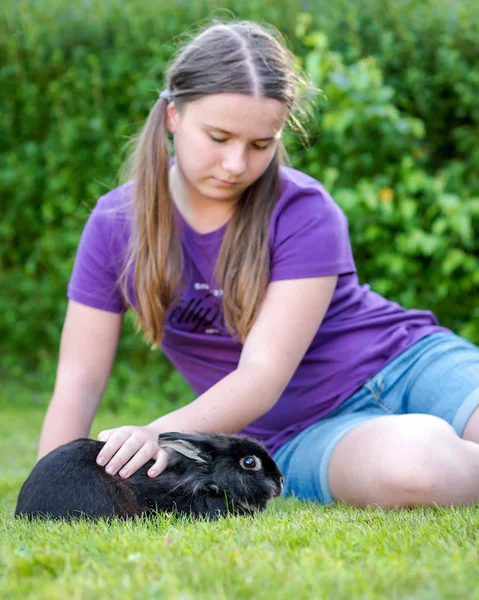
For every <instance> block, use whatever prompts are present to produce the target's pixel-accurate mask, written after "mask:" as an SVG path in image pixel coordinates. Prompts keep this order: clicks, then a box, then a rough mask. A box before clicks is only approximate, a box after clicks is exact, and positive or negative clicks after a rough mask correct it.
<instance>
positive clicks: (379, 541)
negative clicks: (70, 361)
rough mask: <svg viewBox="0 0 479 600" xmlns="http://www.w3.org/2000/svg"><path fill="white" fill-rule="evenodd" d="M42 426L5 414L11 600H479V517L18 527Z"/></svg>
mask: <svg viewBox="0 0 479 600" xmlns="http://www.w3.org/2000/svg"><path fill="white" fill-rule="evenodd" d="M42 418H43V409H42V408H32V409H26V408H17V409H13V408H7V409H4V410H3V411H2V421H3V423H6V424H7V425H8V427H3V428H2V429H3V433H2V436H1V438H0V443H1V459H0V498H1V503H0V506H1V509H0V590H1V592H0V596H1V597H2V599H5V600H6V599H10V598H15V599H17V598H21V599H22V600H26V599H30V598H31V599H35V600H38V599H48V600H55V599H59V600H60V599H61V600H64V599H65V598H68V599H69V600H74V599H83V598H92V599H93V598H95V599H96V598H101V599H102V600H103V599H110V598H111V599H119V598H132V599H143V598H152V599H155V600H159V599H162V598H167V599H177V598H178V599H182V600H187V599H190V598H191V599H195V600H196V599H203V598H205V599H206V598H208V599H210V598H218V599H221V598H234V599H242V598H255V599H256V598H258V599H265V600H266V599H267V600H271V599H277V598H288V599H291V598H294V599H296V598H304V599H308V600H309V599H322V598H331V599H334V600H336V599H341V598H344V599H350V598H368V599H369V598H373V599H383V598H397V599H401V600H403V599H414V600H421V599H429V598H430V599H437V598H451V599H453V598H454V599H455V600H456V599H457V598H467V599H470V598H479V589H478V587H477V581H479V552H478V543H477V542H478V535H477V531H478V526H479V509H478V508H476V507H469V508H464V509H440V508H431V509H414V510H399V511H393V512H389V513H386V512H384V511H381V510H379V509H367V510H358V509H354V508H351V507H346V506H341V505H335V506H329V507H323V506H320V505H316V504H312V503H311V504H310V503H302V502H299V501H296V500H292V499H278V500H276V501H275V502H274V503H272V505H271V506H270V508H269V509H268V510H267V511H266V512H265V513H262V514H260V515H257V516H256V517H254V518H241V517H228V518H225V519H222V520H219V521H217V522H208V521H196V522H195V521H192V520H191V519H187V518H176V517H171V516H169V515H160V516H158V517H157V518H155V519H153V520H150V521H149V520H146V519H138V520H137V521H133V522H129V523H116V522H113V523H108V522H105V521H100V522H97V523H88V522H76V523H73V524H68V523H64V522H60V523H51V522H41V523H28V522H23V521H21V520H15V519H13V518H12V513H13V510H14V506H15V501H16V496H17V494H18V491H19V488H20V485H21V483H22V482H23V480H24V479H25V477H26V476H27V475H28V472H29V470H30V469H31V467H32V465H33V462H34V459H35V452H36V446H37V442H38V433H39V429H40V425H41V421H42ZM133 422H136V423H141V422H142V418H141V415H136V417H135V418H132V416H131V415H126V414H123V415H121V414H116V415H113V414H108V413H104V414H103V413H100V415H99V417H98V419H97V421H96V422H95V424H94V429H93V432H92V434H93V435H95V434H96V432H98V431H99V430H100V429H102V428H104V427H113V426H116V425H119V424H122V423H133Z"/></svg>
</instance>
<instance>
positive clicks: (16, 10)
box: [0, 0, 479, 407]
mask: <svg viewBox="0 0 479 600" xmlns="http://www.w3.org/2000/svg"><path fill="white" fill-rule="evenodd" d="M183 5H185V6H186V4H185V3H184V2H177V3H176V4H168V3H162V4H161V5H159V4H158V3H147V2H144V1H140V0H131V1H129V2H127V3H125V2H122V1H121V0H108V1H105V2H102V3H95V4H93V3H90V2H80V1H75V2H69V3H60V2H59V0H50V1H49V2H37V3H31V2H26V1H20V2H18V1H15V2H13V0H11V1H10V3H8V10H7V9H6V10H5V13H4V19H3V20H2V22H1V24H0V57H1V58H0V86H1V88H2V89H3V90H10V92H9V93H8V94H4V96H5V98H4V102H3V107H2V111H1V112H0V190H1V195H2V199H3V202H2V203H1V205H0V285H1V287H2V292H3V293H2V295H1V296H0V314H1V315H2V325H1V327H2V333H1V336H0V374H2V373H3V374H6V373H9V376H10V377H15V376H18V377H24V375H25V373H26V372H29V371H32V372H38V370H39V369H40V372H44V373H47V379H48V380H49V381H50V379H51V377H52V376H53V374H54V362H55V360H56V353H57V347H58V340H59V334H60V330H61V325H62V321H63V317H64V312H65V308H66V298H65V289H66V284H67V281H68V278H69V275H70V271H71V267H72V264H73V259H74V255H75V250H76V246H77V243H78V238H79V235H80V233H81V230H82V228H83V225H84V222H85V220H86V218H87V216H88V213H89V211H90V210H91V208H92V207H93V205H94V203H95V201H96V199H97V198H98V197H99V196H100V195H102V194H103V193H105V192H106V191H107V190H108V189H110V188H111V187H114V186H115V185H116V184H117V173H118V170H119V168H120V165H121V162H122V160H123V158H124V155H125V145H126V143H127V141H128V139H129V138H130V137H131V136H132V135H133V134H134V133H135V132H136V130H137V129H138V127H139V126H140V125H141V124H142V123H143V121H144V119H145V117H146V115H147V114H148V111H149V109H150V107H151V105H152V103H153V102H154V101H155V99H156V95H157V92H158V91H159V90H160V89H161V87H162V83H163V73H164V70H165V67H166V63H167V60H168V58H169V57H170V56H171V53H172V51H173V48H174V46H175V42H176V41H177V40H176V39H175V36H180V39H181V37H182V36H181V35H180V33H181V32H183V31H185V30H186V31H190V30H191V29H192V24H193V25H195V26H196V25H198V24H201V23H202V22H203V21H204V19H205V18H206V17H208V16H211V15H213V16H214V15H216V16H219V17H223V18H225V17H226V18H229V16H230V15H229V13H227V12H226V11H215V9H216V8H217V6H216V5H215V3H214V2H207V1H201V0H198V1H196V2H193V3H188V11H189V12H188V14H187V13H186V11H185V10H184V6H183ZM222 6H223V7H225V8H232V9H233V10H234V14H235V15H236V16H237V17H240V18H253V19H257V20H265V21H269V22H271V23H272V24H273V25H275V26H277V27H278V28H279V29H280V30H281V31H282V32H283V33H284V34H285V36H286V37H287V39H288V43H289V44H290V46H291V48H292V50H293V51H294V52H295V53H296V54H297V56H298V57H299V62H300V64H301V65H302V66H303V67H304V69H305V70H306V71H307V72H308V73H309V74H310V76H311V78H312V80H313V82H314V83H315V84H316V85H317V86H318V87H320V88H321V89H322V90H323V92H322V94H321V95H320V96H319V98H318V102H317V104H316V105H315V107H314V109H313V111H312V114H311V117H312V118H311V119H310V120H309V122H307V123H305V128H306V129H307V130H308V132H309V138H310V145H309V146H308V147H304V146H303V145H302V144H301V142H300V141H299V140H298V138H297V136H296V135H295V134H293V132H290V133H289V134H288V135H287V137H286V141H287V145H288V148H289V150H290V154H291V159H292V163H293V166H296V167H297V168H300V169H303V170H305V171H306V172H308V173H310V174H311V175H313V176H314V177H317V178H318V179H320V180H322V181H323V182H324V184H325V185H326V187H327V188H328V189H329V190H330V191H331V193H332V194H333V196H334V197H335V199H336V200H337V201H338V203H339V204H340V205H341V206H342V207H343V208H344V210H345V211H346V213H347V215H348V217H349V221H350V230H351V237H352V241H353V247H354V250H355V256H356V262H357V265H358V270H359V274H360V277H361V279H362V280H363V281H368V282H369V283H370V284H371V285H372V287H373V289H375V290H377V291H378V292H380V293H383V294H385V295H386V296H388V297H389V298H390V299H392V300H396V301H398V302H400V303H401V304H403V305H404V306H406V307H416V308H429V309H432V310H433V311H434V312H435V313H436V314H437V316H438V318H439V319H440V321H441V322H442V323H443V324H444V325H447V326H450V327H452V328H454V329H455V330H456V331H458V332H459V333H461V334H463V335H465V336H466V337H468V338H469V339H471V340H472V341H474V342H476V343H479V319H478V317H479V303H478V301H477V300H478V294H477V289H478V283H479V264H478V258H477V256H478V255H479V253H478V242H477V240H476V237H477V236H475V231H477V225H478V216H479V139H478V136H479V133H478V132H479V127H478V121H479V96H478V94H477V84H478V79H479V75H478V72H477V69H476V68H475V66H476V56H477V49H478V47H479V8H478V7H477V4H476V3H475V2H473V1H472V0H458V1H456V2H454V3H452V2H449V1H446V0H425V1H424V2H422V3H417V2H416V3H414V2H412V1H411V0H396V1H395V2H393V1H392V0H357V1H356V2H354V3H351V2H350V1H349V0H337V1H336V2H334V3H330V2H326V1H324V0H322V1H316V2H312V1H311V0H310V1H309V2H303V4H302V5H301V4H300V3H297V2H293V1H292V0H288V1H285V2H283V3H282V5H281V6H280V5H279V4H278V3H277V2H273V0H267V1H266V2H261V3H260V2H259V0H258V1H254V2H251V3H249V4H244V5H241V7H240V8H236V7H234V4H233V2H231V1H229V0H228V1H227V2H224V3H222ZM301 10H303V12H300V11H301ZM92 14H94V18H90V17H91V16H92ZM131 321H132V319H131V318H130V317H129V318H128V327H127V328H126V330H125V332H124V333H123V335H122V340H121V345H120V351H119V355H118V360H117V363H116V367H115V371H114V377H113V379H112V382H111V384H110V386H109V391H108V395H107V403H108V404H109V405H111V406H113V407H114V406H116V404H117V403H118V402H120V401H121V398H123V397H125V395H127V396H128V397H129V398H131V399H130V400H129V402H132V403H134V402H135V400H134V397H135V389H137V386H138V387H139V386H141V385H142V383H141V382H143V385H145V379H147V380H148V385H149V386H150V388H153V389H156V388H157V387H158V388H159V387H161V390H162V393H165V394H166V395H167V396H168V398H170V399H171V401H172V402H176V401H177V399H178V394H185V393H187V391H186V390H187V388H186V387H185V386H184V385H183V384H181V383H180V379H179V378H178V375H177V374H175V373H174V372H173V370H172V369H171V367H170V366H169V365H168V364H167V363H166V361H165V360H164V358H163V357H161V355H159V354H158V353H155V354H152V353H151V352H150V351H149V350H148V349H147V348H146V347H145V346H144V344H143V343H142V341H141V339H140V337H139V336H136V335H135V334H134V333H133V327H131ZM146 374H147V376H146ZM136 375H138V377H137V376H136ZM39 385H41V384H39ZM152 402H154V400H152Z"/></svg>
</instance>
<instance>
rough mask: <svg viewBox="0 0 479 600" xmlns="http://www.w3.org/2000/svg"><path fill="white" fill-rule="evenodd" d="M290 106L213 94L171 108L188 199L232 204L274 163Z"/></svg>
mask: <svg viewBox="0 0 479 600" xmlns="http://www.w3.org/2000/svg"><path fill="white" fill-rule="evenodd" d="M287 116H288V108H287V106H286V105H285V104H283V103H282V102H280V101H279V100H274V99H271V98H264V97H261V96H248V95H246V94H213V95H209V96H204V97H203V98H201V99H199V100H195V101H193V102H189V103H188V104H186V105H185V107H184V109H183V110H182V111H181V112H179V111H178V110H176V108H175V106H174V103H173V102H172V103H170V105H169V106H168V109H167V121H166V122H167V127H168V129H169V131H170V132H171V133H173V134H174V143H175V155H176V160H177V164H178V169H179V174H180V176H181V178H182V183H183V185H184V186H185V189H186V191H187V193H188V197H189V198H188V200H189V201H190V202H195V201H204V200H219V201H223V202H227V203H228V204H231V205H233V204H234V203H235V202H236V201H237V200H238V199H239V197H240V195H241V193H242V192H243V191H244V190H245V189H246V188H247V187H248V186H250V185H251V184H252V183H253V182H254V181H256V179H258V178H259V177H260V176H261V175H262V174H263V173H264V171H265V170H266V168H267V167H268V165H269V164H270V162H271V161H272V159H273V157H274V154H275V152H276V149H277V147H278V144H279V140H280V136H281V132H282V129H283V127H284V124H285V121H286V118H287Z"/></svg>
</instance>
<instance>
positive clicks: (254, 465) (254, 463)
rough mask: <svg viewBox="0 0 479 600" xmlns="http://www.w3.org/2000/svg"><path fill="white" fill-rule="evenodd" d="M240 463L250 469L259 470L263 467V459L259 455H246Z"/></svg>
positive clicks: (244, 467)
mask: <svg viewBox="0 0 479 600" xmlns="http://www.w3.org/2000/svg"><path fill="white" fill-rule="evenodd" d="M240 465H241V466H242V467H243V469H247V470H248V471H259V470H260V469H261V461H260V459H259V458H258V457H257V456H246V457H245V458H242V459H241V460H240Z"/></svg>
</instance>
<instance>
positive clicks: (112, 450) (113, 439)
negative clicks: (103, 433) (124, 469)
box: [96, 428, 142, 474]
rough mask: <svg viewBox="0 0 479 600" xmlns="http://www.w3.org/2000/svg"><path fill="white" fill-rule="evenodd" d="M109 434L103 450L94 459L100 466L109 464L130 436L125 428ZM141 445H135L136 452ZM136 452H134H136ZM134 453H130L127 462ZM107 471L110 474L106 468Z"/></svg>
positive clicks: (129, 431)
mask: <svg viewBox="0 0 479 600" xmlns="http://www.w3.org/2000/svg"><path fill="white" fill-rule="evenodd" d="M109 433H111V435H110V436H109V437H108V441H107V442H106V444H105V445H104V446H103V448H102V449H101V450H100V452H99V453H98V456H97V457H96V462H97V464H98V465H100V466H104V465H106V464H107V463H109V462H110V460H111V458H112V457H113V456H114V455H115V454H116V453H117V452H118V450H119V449H120V448H122V447H123V446H124V444H125V442H126V441H127V440H128V439H129V438H130V436H131V430H128V429H127V428H120V429H115V430H112V431H111V432H109ZM141 445H142V444H137V448H136V450H138V448H139V447H140V446H141ZM136 450H135V451H134V452H136ZM134 452H132V453H131V454H130V456H128V458H127V459H126V460H129V459H130V458H131V456H132V455H133V454H134ZM126 460H125V461H124V462H122V463H121V465H120V467H121V466H123V465H124V464H125V462H126ZM110 466H111V465H109V467H110ZM116 470H118V469H116ZM107 471H108V473H110V470H109V468H107ZM115 472H116V471H115ZM111 474H113V473H111Z"/></svg>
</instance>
